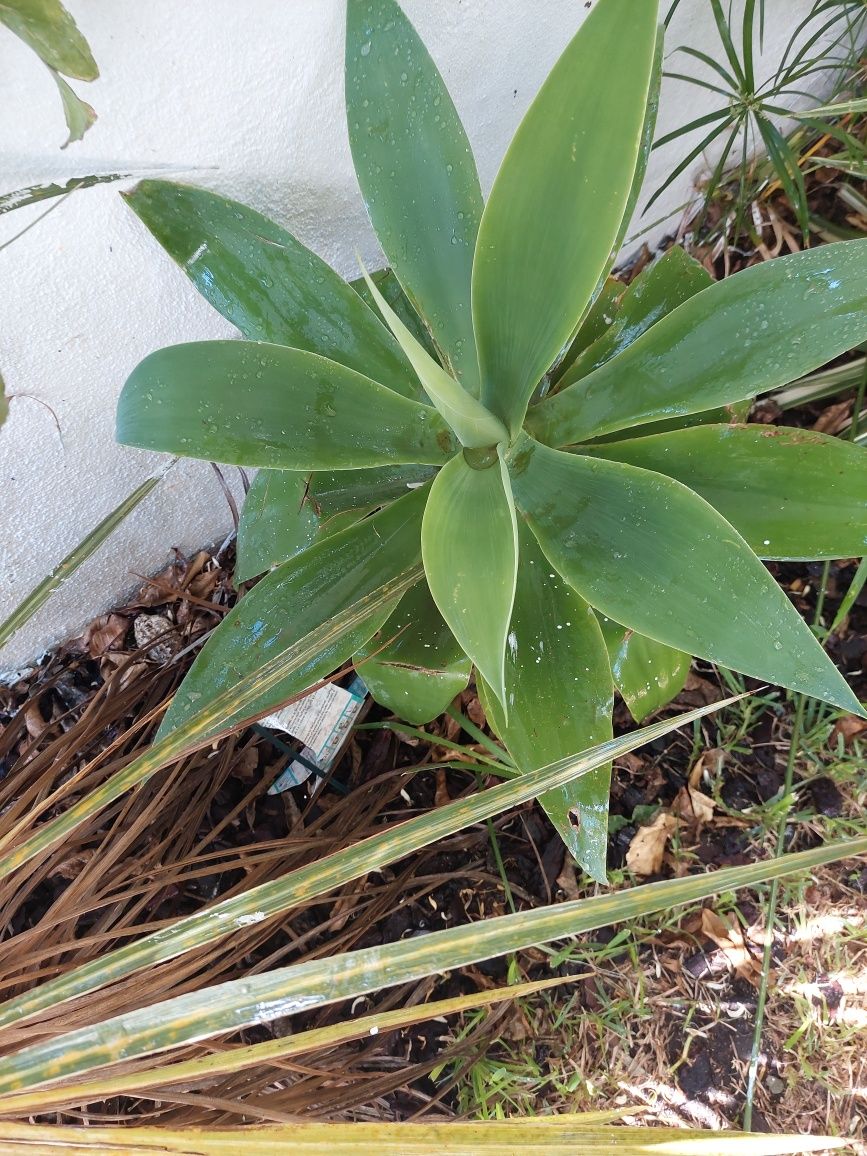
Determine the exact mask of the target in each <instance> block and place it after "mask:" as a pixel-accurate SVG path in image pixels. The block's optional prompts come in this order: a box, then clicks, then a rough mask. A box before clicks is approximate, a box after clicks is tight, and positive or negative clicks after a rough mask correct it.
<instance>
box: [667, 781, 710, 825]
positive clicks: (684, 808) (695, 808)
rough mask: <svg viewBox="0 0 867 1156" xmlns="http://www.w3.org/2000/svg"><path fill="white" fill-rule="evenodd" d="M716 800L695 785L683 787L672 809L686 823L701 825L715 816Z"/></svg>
mask: <svg viewBox="0 0 867 1156" xmlns="http://www.w3.org/2000/svg"><path fill="white" fill-rule="evenodd" d="M714 805H715V804H714V801H713V799H711V798H710V797H709V796H708V795H705V794H703V793H702V792H701V791H698V790H696V789H695V787H681V788H680V790H679V791H678V792H677V795H676V797H675V800H674V802H673V803H672V806H671V809H672V811H673V812H674V814H675V815H677V817H678V818H679V819H683V821H684V822H685V823H694V824H696V825H697V826H699V827H701V826H703V825H704V824H705V823H709V822H710V821H711V819H712V818H713V810H714Z"/></svg>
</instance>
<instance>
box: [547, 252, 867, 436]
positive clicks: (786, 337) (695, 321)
mask: <svg viewBox="0 0 867 1156" xmlns="http://www.w3.org/2000/svg"><path fill="white" fill-rule="evenodd" d="M865 338H867V240H864V241H842V242H840V243H838V244H835V245H822V246H821V247H820V248H818V249H810V250H808V251H806V252H804V253H796V254H793V255H792V256H789V257H779V258H777V259H776V260H774V261H765V262H763V263H762V264H760V265H754V266H752V268H750V269H745V270H744V271H743V272H741V273H735V275H734V276H733V277H727V278H725V280H723V281H719V282H717V283H716V284H714V285H711V286H710V287H709V288H708V289H705V290H704V291H703V292H701V293H698V294H696V295H695V296H694V297H691V298H690V299H689V300H688V301H686V302H685V303H684V304H683V305H681V306H680V307H679V308H678V309H675V310H674V312H673V313H670V314H669V315H668V316H667V317H664V318H663V319H662V320H661V321H659V322H658V323H657V324H656V325H654V326H653V327H652V328H651V329H649V330H648V331H647V333H645V334H643V335H642V336H641V337H639V338H638V340H637V341H635V342H634V343H633V344H632V345H630V346H629V348H628V349H626V350H624V351H623V352H622V353H621V354H620V355H619V356H618V357H615V358H613V359H612V360H611V361H608V362H606V363H605V365H602V366H600V367H599V368H598V369H596V370H595V371H594V372H593V373H591V374H590V375H589V376H588V377H585V378H583V379H582V381H581V382H580V384H577V383H576V385H575V386H573V387H570V388H569V389H564V390H562V391H561V392H560V393H558V394H556V395H555V396H554V397H552V398H550V399H548V400H546V401H543V402H542V403H541V404H540V405H538V406H534V407H533V409H532V411H531V412H530V413H529V414H528V416H527V430H528V432H529V433H531V434H532V435H533V437H535V438H537V439H538V440H540V441H543V442H546V443H548V444H551V445H557V446H564V445H572V444H574V443H577V442H580V441H584V440H586V439H587V438H590V437H599V436H600V435H601V434H605V433H611V432H612V431H614V430H621V429H627V428H628V427H630V426H635V425H639V424H641V423H642V422H648V421H652V420H655V419H658V418H664V417H682V416H684V415H686V414H689V413H699V412H701V411H702V410H707V409H711V408H713V407H714V406H719V405H725V404H728V403H730V402H735V401H742V400H744V399H745V398H747V397H754V396H755V395H756V394H758V393H762V392H764V391H766V390H769V389H775V388H776V387H777V386H780V385H785V384H786V383H787V382H789V381H793V380H794V379H795V378H796V377H800V376H801V375H802V374H805V373H809V372H810V371H811V370H813V369H816V368H817V367H818V366H820V365H823V364H824V363H825V362H826V361H830V360H831V359H832V358H833V357H836V356H837V355H838V354H840V353H843V352H845V351H846V350H847V349H851V348H852V347H853V346H854V345H857V344H858V343H859V342H862V341H864V340H865Z"/></svg>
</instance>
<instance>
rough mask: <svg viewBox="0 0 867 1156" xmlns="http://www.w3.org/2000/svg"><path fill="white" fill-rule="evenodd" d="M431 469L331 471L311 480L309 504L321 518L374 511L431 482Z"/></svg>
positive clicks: (428, 467)
mask: <svg viewBox="0 0 867 1156" xmlns="http://www.w3.org/2000/svg"><path fill="white" fill-rule="evenodd" d="M435 474H436V470H434V469H432V468H431V467H430V466H411V465H405V466H379V467H377V468H374V469H370V470H332V471H323V472H322V473H318V474H314V475H313V476H312V477H311V479H310V501H311V503H312V505H313V507H314V509H315V510H316V513H317V514H318V515H319V517H320V518H323V519H325V520H327V519H329V518H331V517H333V515H334V514H342V513H345V512H346V511H349V510H372V509H374V508H375V507H376V506H384V505H385V504H386V503H387V502H392V501H394V499H395V498H402V497H403V495H404V494H406V493H407V492H408V491H409V490H416V489H418V488H419V487H420V486H421V485H422V484H423V483H424V482H429V481H430V480H431V479H432V478H433V477H434V475H435Z"/></svg>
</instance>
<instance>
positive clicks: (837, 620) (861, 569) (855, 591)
mask: <svg viewBox="0 0 867 1156" xmlns="http://www.w3.org/2000/svg"><path fill="white" fill-rule="evenodd" d="M865 582H867V558H862V559H861V561H860V562H859V563H858V569H857V570H856V571H855V577H854V578H853V579H852V582H851V585H850V586H849V589H848V590H847V591H846V596H845V598H844V599H843V601H842V602H841V603H840V609H839V610H838V611H837V613H836V614H835V615H834V621H833V622H832V623H831V629H830V630H829V631H828V633H829V634H833V633H834V631H835V630H838V629H839V628H840V624H841V622H842V621H843V619H844V618H845V617H846V615H847V614H848V613H849V611H850V610H851V609H852V607H853V606H854V605H855V600H856V598H857V597H858V595H859V594H860V593H861V591H862V590H863V589H864V583H865Z"/></svg>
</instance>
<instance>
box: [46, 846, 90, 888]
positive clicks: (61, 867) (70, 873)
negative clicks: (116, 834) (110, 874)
mask: <svg viewBox="0 0 867 1156" xmlns="http://www.w3.org/2000/svg"><path fill="white" fill-rule="evenodd" d="M95 854H96V851H95V849H94V848H93V847H83V848H82V849H81V850H80V851H75V852H73V854H72V855H69V856H67V858H66V859H62V860H61V861H60V863H58V864H57V866H56V867H55V868H54V870H53V871H52V873H51V874H52V876H55V875H59V876H60V878H61V879H70V880H71V879H77V878H78V876H79V875H80V874H81V872H82V871H83V870H84V868H85V867H86V866H87V864H88V863H89V862H90V860H91V859H92V858H93V856H94V855H95Z"/></svg>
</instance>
